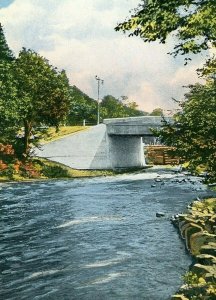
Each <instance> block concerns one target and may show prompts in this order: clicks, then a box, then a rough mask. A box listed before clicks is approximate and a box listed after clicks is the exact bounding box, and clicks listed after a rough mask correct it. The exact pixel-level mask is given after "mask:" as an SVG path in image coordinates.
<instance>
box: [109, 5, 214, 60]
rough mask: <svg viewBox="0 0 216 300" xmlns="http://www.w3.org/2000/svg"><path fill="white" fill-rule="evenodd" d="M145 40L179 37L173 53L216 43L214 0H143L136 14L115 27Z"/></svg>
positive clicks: (207, 46) (190, 50)
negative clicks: (171, 36)
mask: <svg viewBox="0 0 216 300" xmlns="http://www.w3.org/2000/svg"><path fill="white" fill-rule="evenodd" d="M115 29H116V30H117V31H118V30H122V31H124V32H126V31H128V32H130V34H129V35H130V36H133V35H135V36H140V37H141V38H142V39H143V40H144V41H145V42H153V41H159V42H160V43H165V42H166V40H167V37H168V36H169V35H171V34H173V35H174V36H175V37H177V39H178V40H179V43H178V44H177V45H175V47H174V51H173V53H172V54H173V55H174V56H176V55H177V54H182V55H185V54H186V55H187V54H190V53H194V54H197V53H200V52H201V51H203V50H208V49H209V48H210V47H212V46H213V47H215V46H216V1H215V0H167V1H161V0H144V1H142V4H140V5H139V7H138V8H137V9H136V10H135V12H134V14H133V15H132V16H131V17H130V18H129V19H128V20H126V21H125V22H123V23H120V24H119V25H118V26H117V27H116V28H115Z"/></svg>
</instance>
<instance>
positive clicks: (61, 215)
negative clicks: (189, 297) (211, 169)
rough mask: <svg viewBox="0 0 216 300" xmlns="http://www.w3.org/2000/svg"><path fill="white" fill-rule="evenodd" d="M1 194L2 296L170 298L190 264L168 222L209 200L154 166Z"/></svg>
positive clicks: (8, 188) (189, 181)
mask: <svg viewBox="0 0 216 300" xmlns="http://www.w3.org/2000/svg"><path fill="white" fill-rule="evenodd" d="M0 189H1V190H0V268H1V275H0V276H1V279H0V299H2V300H9V299H10V300H15V299H16V300H24V299H26V300H27V299H28V300H31V299H50V300H51V299H52V300H55V299H58V300H88V299H91V300H112V299H118V300H121V299H122V300H134V299H138V300H142V299H146V300H154V299H155V300H165V299H169V298H170V296H171V295H172V294H173V293H175V291H176V290H177V289H178V287H179V286H180V285H181V284H182V281H181V276H182V275H183V274H184V273H185V271H186V270H187V269H188V267H189V265H190V263H191V258H190V256H189V255H188V254H187V253H186V251H185V247H184V244H183V242H182V241H181V240H180V238H179V236H178V233H177V231H176V229H175V228H174V227H173V225H172V224H171V223H170V221H169V218H170V217H171V216H172V215H173V214H176V213H179V212H182V211H184V210H185V209H186V206H187V205H188V203H189V202H191V200H192V199H195V198H197V197H200V198H202V197H203V196H206V195H207V194H208V190H207V189H206V187H205V186H204V185H203V184H202V183H200V181H199V179H198V178H195V177H190V176H186V175H182V174H175V173H174V172H173V171H171V170H170V171H168V170H162V169H149V170H147V171H145V172H140V173H136V174H126V175H119V176H115V177H100V178H92V179H75V180H58V181H57V180H56V181H44V182H32V183H5V184H2V185H0ZM156 212H164V213H165V217H162V218H157V217H156Z"/></svg>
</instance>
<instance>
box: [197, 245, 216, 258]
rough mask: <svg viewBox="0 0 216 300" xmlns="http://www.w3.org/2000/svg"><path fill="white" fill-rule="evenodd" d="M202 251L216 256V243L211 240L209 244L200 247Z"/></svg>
mask: <svg viewBox="0 0 216 300" xmlns="http://www.w3.org/2000/svg"><path fill="white" fill-rule="evenodd" d="M200 253H201V254H209V255H213V256H216V243H214V242H210V243H208V244H207V245H203V246H202V247H201V249H200Z"/></svg>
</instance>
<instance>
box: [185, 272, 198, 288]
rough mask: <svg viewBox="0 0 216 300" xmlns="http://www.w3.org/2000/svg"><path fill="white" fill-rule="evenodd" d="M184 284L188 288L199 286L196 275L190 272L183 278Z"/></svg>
mask: <svg viewBox="0 0 216 300" xmlns="http://www.w3.org/2000/svg"><path fill="white" fill-rule="evenodd" d="M183 279H184V283H186V284H187V285H188V286H191V285H196V284H199V277H198V275H197V274H196V273H193V272H192V271H188V272H186V273H185V275H184V276H183Z"/></svg>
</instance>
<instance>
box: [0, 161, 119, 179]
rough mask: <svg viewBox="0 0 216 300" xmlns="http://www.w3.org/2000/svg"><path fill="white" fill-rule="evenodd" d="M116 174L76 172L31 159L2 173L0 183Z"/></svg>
mask: <svg viewBox="0 0 216 300" xmlns="http://www.w3.org/2000/svg"><path fill="white" fill-rule="evenodd" d="M116 173H117V172H116V171H112V170H77V169H72V168H69V167H67V166H65V165H63V164H60V163H57V162H53V161H50V160H47V159H44V158H33V159H32V160H31V161H29V162H26V163H25V164H22V165H19V166H16V165H14V166H13V168H9V169H8V170H6V171H4V172H2V174H1V175H0V182H6V181H17V182H19V181H34V180H46V179H70V178H85V177H98V176H111V175H115V174H116Z"/></svg>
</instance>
